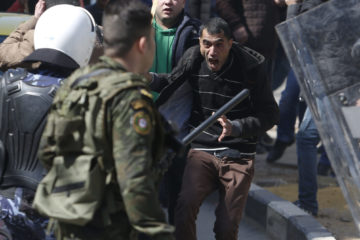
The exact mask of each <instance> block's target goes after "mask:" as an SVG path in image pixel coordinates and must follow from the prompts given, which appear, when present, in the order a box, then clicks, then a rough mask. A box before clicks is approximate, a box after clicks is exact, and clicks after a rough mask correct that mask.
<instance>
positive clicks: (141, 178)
mask: <svg viewBox="0 0 360 240" xmlns="http://www.w3.org/2000/svg"><path fill="white" fill-rule="evenodd" d="M129 99H131V100H129ZM146 101H149V100H146V99H144V97H142V96H141V94H140V93H139V92H138V90H134V91H128V92H126V93H125V92H124V93H122V94H121V96H118V97H117V98H116V99H115V100H114V103H113V107H112V108H111V109H113V110H112V119H113V120H112V134H113V136H112V138H113V156H114V159H115V166H116V173H117V181H118V183H119V185H120V191H121V195H122V198H123V201H124V205H125V209H126V213H127V215H128V218H129V221H130V223H131V225H132V226H133V227H134V228H135V229H136V230H137V231H139V232H142V233H145V234H147V235H150V236H153V239H172V235H171V233H172V232H173V231H174V228H173V227H172V226H170V225H168V224H167V223H166V220H165V215H164V213H163V211H162V209H161V207H160V203H159V200H158V191H157V182H158V181H159V177H158V175H157V172H156V169H155V164H156V162H155V160H156V159H154V155H155V153H154V152H153V149H154V144H156V138H155V137H157V138H159V137H160V136H154V134H155V132H154V131H155V127H156V124H157V123H155V119H154V115H153V113H152V112H150V111H152V109H153V108H152V105H151V103H149V102H148V103H146ZM159 144H161V143H159Z"/></svg>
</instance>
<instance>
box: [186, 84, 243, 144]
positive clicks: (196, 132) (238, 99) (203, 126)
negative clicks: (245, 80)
mask: <svg viewBox="0 0 360 240" xmlns="http://www.w3.org/2000/svg"><path fill="white" fill-rule="evenodd" d="M248 96H249V90H248V89H244V90H242V91H241V92H239V93H238V94H237V95H236V96H235V97H234V98H233V99H231V100H230V101H229V102H227V103H226V104H225V105H224V106H222V107H221V108H220V109H219V110H217V111H216V112H215V113H214V114H213V115H212V116H211V117H209V118H208V119H206V120H205V121H204V122H202V123H201V124H200V125H199V126H198V127H197V128H195V129H194V130H193V131H191V133H189V134H188V135H187V136H186V137H184V138H183V140H182V144H184V145H185V146H186V145H188V144H190V143H191V142H192V141H193V140H194V139H195V138H196V137H197V136H199V135H200V134H201V133H202V131H204V130H205V129H207V128H208V127H210V126H211V125H212V124H214V123H215V122H216V121H217V119H218V118H219V117H221V115H225V114H226V113H227V112H229V111H230V110H231V109H233V108H234V107H235V106H236V105H238V104H239V103H240V102H242V101H243V100H244V99H245V98H247V97H248Z"/></svg>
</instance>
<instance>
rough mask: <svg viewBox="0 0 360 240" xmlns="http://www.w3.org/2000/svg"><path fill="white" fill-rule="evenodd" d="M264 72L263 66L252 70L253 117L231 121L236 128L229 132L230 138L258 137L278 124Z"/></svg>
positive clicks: (251, 96) (277, 112) (276, 108)
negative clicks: (253, 82)
mask: <svg viewBox="0 0 360 240" xmlns="http://www.w3.org/2000/svg"><path fill="white" fill-rule="evenodd" d="M265 72H266V70H265V65H264V64H261V65H260V66H259V67H257V68H255V69H254V70H252V74H251V75H250V76H252V77H253V79H254V81H255V86H254V88H253V89H252V90H251V91H250V98H251V102H252V104H253V109H254V115H253V116H250V117H246V118H242V119H234V120H233V119H231V120H232V121H231V122H232V125H233V127H234V128H236V129H235V130H234V129H233V130H232V131H231V132H232V134H231V135H232V136H236V137H251V136H259V135H260V134H262V133H264V132H266V131H267V130H269V129H270V128H272V127H273V126H274V125H275V124H277V123H278V122H279V107H278V105H277V103H276V101H275V99H274V95H273V93H272V90H271V87H270V84H269V80H268V79H267V77H266V74H265Z"/></svg>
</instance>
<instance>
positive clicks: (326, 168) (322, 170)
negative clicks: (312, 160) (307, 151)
mask: <svg viewBox="0 0 360 240" xmlns="http://www.w3.org/2000/svg"><path fill="white" fill-rule="evenodd" d="M317 174H318V175H320V176H325V177H326V176H330V177H335V173H334V171H333V170H332V168H331V166H330V165H327V164H321V163H319V164H318V165H317Z"/></svg>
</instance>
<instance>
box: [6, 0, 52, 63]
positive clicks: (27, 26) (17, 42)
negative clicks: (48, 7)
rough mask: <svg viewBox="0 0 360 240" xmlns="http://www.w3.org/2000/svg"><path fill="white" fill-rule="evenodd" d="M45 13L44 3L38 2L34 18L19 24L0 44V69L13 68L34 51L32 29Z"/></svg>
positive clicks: (42, 0)
mask: <svg viewBox="0 0 360 240" xmlns="http://www.w3.org/2000/svg"><path fill="white" fill-rule="evenodd" d="M44 11H45V1H44V0H39V2H38V3H37V4H36V6H35V13H34V16H33V17H31V18H30V19H29V20H28V21H26V22H24V23H22V24H20V25H19V26H18V27H17V28H16V29H15V30H14V31H13V32H12V33H11V34H10V35H9V36H8V37H7V38H6V39H5V40H4V41H3V42H2V43H1V44H0V68H1V69H8V68H11V67H15V66H17V65H19V64H20V63H21V61H22V60H23V59H24V58H25V57H27V56H28V55H29V54H30V53H32V52H33V51H34V29H35V25H36V23H37V20H38V19H39V17H40V16H41V14H42V13H43V12H44Z"/></svg>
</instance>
